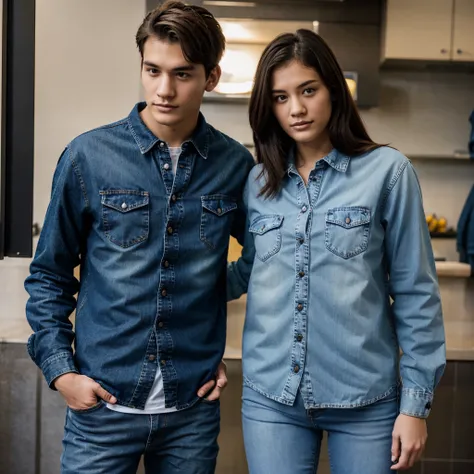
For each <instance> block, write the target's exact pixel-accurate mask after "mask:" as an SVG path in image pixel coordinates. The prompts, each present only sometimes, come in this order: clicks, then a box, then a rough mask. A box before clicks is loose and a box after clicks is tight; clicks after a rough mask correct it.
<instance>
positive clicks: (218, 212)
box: [217, 207, 222, 215]
mask: <svg viewBox="0 0 474 474" xmlns="http://www.w3.org/2000/svg"><path fill="white" fill-rule="evenodd" d="M217 214H219V215H220V214H222V209H221V208H220V207H218V208H217Z"/></svg>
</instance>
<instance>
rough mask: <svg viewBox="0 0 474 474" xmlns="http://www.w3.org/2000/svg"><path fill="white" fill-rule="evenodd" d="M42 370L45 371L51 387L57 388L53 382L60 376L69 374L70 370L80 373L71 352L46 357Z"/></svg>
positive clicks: (45, 376)
mask: <svg viewBox="0 0 474 474" xmlns="http://www.w3.org/2000/svg"><path fill="white" fill-rule="evenodd" d="M41 371H42V372H43V375H44V378H45V379H46V382H47V383H48V385H49V388H51V389H53V390H56V388H55V387H54V384H53V382H54V381H55V380H56V379H57V378H58V377H59V376H60V375H64V374H68V373H70V372H74V373H76V374H77V373H78V371H77V369H76V366H75V365H74V359H73V357H72V354H71V353H70V352H60V353H58V354H54V355H52V356H51V357H48V359H46V360H45V361H44V362H43V364H42V366H41Z"/></svg>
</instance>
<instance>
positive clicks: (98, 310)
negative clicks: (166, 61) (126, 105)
mask: <svg viewBox="0 0 474 474" xmlns="http://www.w3.org/2000/svg"><path fill="white" fill-rule="evenodd" d="M143 107H144V104H137V105H136V106H135V108H134V109H133V110H132V112H131V113H130V115H129V116H128V117H127V118H125V119H124V120H121V121H119V122H116V123H113V124H111V125H107V126H104V127H101V128H98V129H96V130H92V131H90V132H87V133H85V134H83V135H81V136H79V137H78V138H76V139H75V140H73V141H72V142H71V143H70V144H69V145H68V146H67V147H66V149H65V150H64V152H63V154H62V156H61V158H60V160H59V163H58V166H57V169H56V172H55V175H54V179H53V190H52V197H51V202H50V205H49V208H48V211H47V214H46V219H45V222H44V227H43V231H42V233H41V237H40V240H39V243H38V247H37V250H36V255H35V257H34V259H33V262H32V264H31V275H30V276H29V277H28V278H27V280H26V282H25V287H26V289H27V291H28V293H29V294H30V298H29V301H28V303H27V318H28V321H29V323H30V325H31V327H32V329H33V331H34V334H33V335H32V336H31V337H30V339H29V341H28V350H29V353H30V355H31V357H32V359H33V360H34V361H35V363H36V364H37V365H38V366H39V367H40V368H41V370H42V371H43V373H44V376H45V378H46V380H47V382H48V384H49V385H50V386H51V384H52V382H53V381H54V379H55V378H57V377H58V376H60V375H61V374H64V373H67V372H78V373H80V374H83V375H87V376H89V377H91V378H92V379H94V380H95V381H97V382H99V383H100V384H101V385H102V386H103V387H104V388H105V389H106V390H108V391H109V392H110V393H112V394H113V395H114V396H115V397H116V398H117V401H118V403H119V404H120V405H124V406H128V407H131V408H143V407H144V405H145V402H146V399H147V396H148V394H149V392H150V389H151V387H152V384H153V381H154V378H155V373H156V371H157V367H158V365H159V367H160V369H161V372H162V376H163V383H164V390H165V398H166V407H172V406H176V407H177V408H178V409H184V408H186V407H188V406H190V405H192V404H193V403H194V402H196V400H197V395H196V392H197V390H198V388H199V387H200V386H201V385H202V384H204V383H205V382H207V381H209V380H210V379H212V378H213V377H214V374H215V371H216V369H217V366H218V364H219V362H220V360H221V359H222V356H223V353H224V348H225V337H226V262H227V251H228V244H229V236H230V235H233V236H234V237H236V238H237V239H238V240H239V241H241V242H242V239H243V234H244V232H245V221H246V216H245V209H244V206H243V205H242V193H243V188H244V186H245V182H246V179H247V176H248V174H249V171H250V169H251V168H252V166H253V164H254V161H253V158H252V156H251V154H250V153H249V152H248V151H247V150H246V149H245V148H244V147H243V146H242V145H240V144H239V143H238V142H236V141H235V140H233V139H231V138H230V137H228V136H226V135H224V134H223V133H221V132H219V131H217V130H216V129H214V128H213V127H212V126H210V125H208V124H207V123H206V121H205V119H204V117H203V116H202V115H200V117H199V121H198V125H197V127H196V130H195V132H194V134H193V136H192V138H191V139H190V140H188V141H186V142H184V143H183V145H182V149H183V151H182V153H181V155H180V158H179V165H178V168H177V172H176V176H175V177H174V176H173V173H172V163H171V159H170V155H169V151H168V146H167V145H166V143H164V142H163V141H161V140H160V139H159V138H157V137H156V136H155V135H154V134H153V133H152V132H151V131H150V130H149V129H148V128H147V127H146V126H145V124H144V123H143V121H142V120H141V118H140V115H139V113H140V110H142V109H143ZM79 264H80V266H81V273H80V283H79V281H78V280H77V279H76V278H74V276H73V270H74V268H75V267H76V266H77V265H79ZM240 274H241V275H244V277H243V278H244V279H246V278H247V276H245V275H246V274H245V269H243V272H242V273H240ZM242 284H243V285H244V286H245V284H246V282H245V281H243V282H242ZM76 293H78V296H77V304H76V298H75V295H76ZM74 309H76V316H75V327H73V325H72V323H71V321H70V319H69V318H70V315H71V313H72V312H73V311H74ZM73 341H74V346H75V350H74V351H73V350H72V344H73Z"/></svg>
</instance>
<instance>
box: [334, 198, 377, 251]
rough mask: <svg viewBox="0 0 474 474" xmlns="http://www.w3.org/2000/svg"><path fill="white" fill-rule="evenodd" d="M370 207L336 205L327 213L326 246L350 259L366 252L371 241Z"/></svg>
mask: <svg viewBox="0 0 474 474" xmlns="http://www.w3.org/2000/svg"><path fill="white" fill-rule="evenodd" d="M369 232H370V209H367V208H366V207H336V208H334V209H329V210H328V212H327V213H326V232H325V234H326V235H325V241H326V248H327V249H328V250H329V251H331V252H332V253H333V254H335V255H337V256H338V257H341V258H344V259H348V258H352V257H355V256H356V255H359V254H361V253H362V252H365V251H366V250H367V247H368V243H369Z"/></svg>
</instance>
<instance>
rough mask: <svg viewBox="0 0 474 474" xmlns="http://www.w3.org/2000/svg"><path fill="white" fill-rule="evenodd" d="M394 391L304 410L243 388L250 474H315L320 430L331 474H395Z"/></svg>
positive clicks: (299, 404) (396, 402) (299, 400)
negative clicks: (354, 404) (347, 404)
mask: <svg viewBox="0 0 474 474" xmlns="http://www.w3.org/2000/svg"><path fill="white" fill-rule="evenodd" d="M398 407H399V400H398V396H397V393H394V394H392V395H389V396H388V397H387V398H384V399H383V400H380V401H378V402H376V403H374V404H372V405H368V406H366V407H361V408H345V409H341V408H339V409H338V408H335V409H333V408H327V409H316V410H306V409H305V407H304V405H303V399H302V397H301V395H300V394H299V393H298V396H297V397H296V401H295V404H294V405H293V406H287V405H283V404H281V403H278V402H275V401H273V400H270V399H268V398H266V397H265V396H263V395H260V394H259V393H257V392H255V391H254V390H252V389H251V388H249V387H244V391H243V404H242V420H243V430H244V442H245V451H246V454H247V462H248V467H249V474H268V473H275V474H276V473H278V474H315V473H316V472H317V466H318V461H319V451H320V448H321V440H322V436H323V431H326V432H327V433H328V448H329V460H330V465H331V474H361V473H364V474H394V472H395V471H391V470H390V466H391V465H392V462H391V452H390V450H391V445H392V429H393V425H394V423H395V419H396V417H397V415H398Z"/></svg>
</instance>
